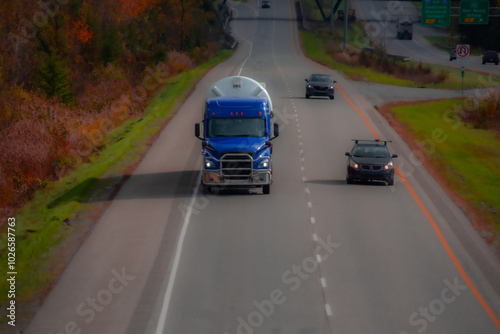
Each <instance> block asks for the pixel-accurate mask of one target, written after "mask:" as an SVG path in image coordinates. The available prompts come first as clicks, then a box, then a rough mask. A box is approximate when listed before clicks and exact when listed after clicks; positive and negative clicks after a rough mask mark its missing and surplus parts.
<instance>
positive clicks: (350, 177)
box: [345, 139, 398, 186]
mask: <svg viewBox="0 0 500 334" xmlns="http://www.w3.org/2000/svg"><path fill="white" fill-rule="evenodd" d="M353 140H354V146H353V148H352V150H351V152H346V153H345V155H346V156H347V157H348V158H347V174H346V182H347V183H348V184H351V183H352V182H353V181H354V180H365V181H373V180H378V181H385V182H387V185H389V186H392V185H393V184H394V164H393V162H392V159H393V158H397V157H398V155H397V154H392V155H391V153H390V152H389V148H388V147H387V142H388V141H382V140H379V139H375V140H359V139H353Z"/></svg>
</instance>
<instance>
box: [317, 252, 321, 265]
mask: <svg viewBox="0 0 500 334" xmlns="http://www.w3.org/2000/svg"><path fill="white" fill-rule="evenodd" d="M316 261H318V263H321V255H319V254H316Z"/></svg>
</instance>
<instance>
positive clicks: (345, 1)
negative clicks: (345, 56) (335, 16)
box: [344, 0, 349, 52]
mask: <svg viewBox="0 0 500 334" xmlns="http://www.w3.org/2000/svg"><path fill="white" fill-rule="evenodd" d="M348 20H349V13H348V12H347V0H344V52H346V51H347V21H348Z"/></svg>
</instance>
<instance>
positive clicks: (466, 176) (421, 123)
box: [392, 100, 500, 231]
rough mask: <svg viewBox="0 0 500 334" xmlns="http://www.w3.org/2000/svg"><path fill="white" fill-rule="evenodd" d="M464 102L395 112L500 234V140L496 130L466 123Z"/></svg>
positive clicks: (454, 186) (400, 108)
mask: <svg viewBox="0 0 500 334" xmlns="http://www.w3.org/2000/svg"><path fill="white" fill-rule="evenodd" d="M462 103H463V102H462V101H458V102H457V101H456V100H440V101H434V102H427V103H423V104H415V105H410V106H397V107H394V108H392V111H393V112H394V115H395V117H396V118H397V119H398V120H399V121H400V122H402V123H403V124H405V125H406V127H407V128H408V129H410V131H411V133H412V134H413V136H414V138H415V140H416V141H417V143H421V144H422V145H423V146H422V147H424V148H425V149H424V151H425V153H426V154H427V155H428V156H429V158H430V159H431V161H433V163H434V164H435V166H436V170H437V171H438V172H439V173H441V174H442V175H443V176H444V177H445V178H446V180H447V183H448V184H449V186H450V187H451V189H453V190H454V191H456V192H457V193H458V194H459V195H460V196H462V197H463V198H465V199H467V201H469V203H471V204H472V205H473V206H474V208H475V209H477V210H480V212H481V213H482V214H483V215H484V216H485V217H487V218H488V219H489V220H490V221H491V222H492V224H493V225H494V226H495V229H496V230H497V231H500V221H499V213H500V175H499V174H498V166H500V141H499V140H498V136H497V134H496V133H495V132H494V131H493V130H480V129H474V128H472V127H470V126H468V125H465V124H464V123H462V122H461V121H460V118H459V116H458V115H457V114H456V110H459V107H460V105H461V104H462Z"/></svg>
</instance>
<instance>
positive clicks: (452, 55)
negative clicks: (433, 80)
mask: <svg viewBox="0 0 500 334" xmlns="http://www.w3.org/2000/svg"><path fill="white" fill-rule="evenodd" d="M453 59H457V50H456V49H453V50H451V51H450V61H452V60H453Z"/></svg>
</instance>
